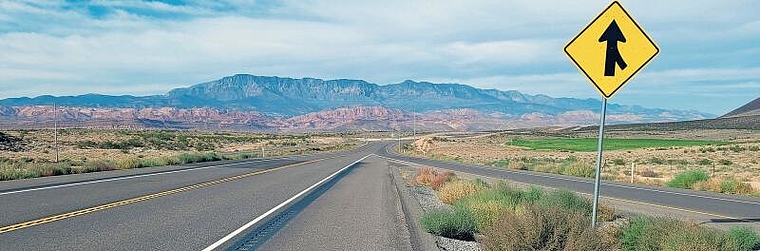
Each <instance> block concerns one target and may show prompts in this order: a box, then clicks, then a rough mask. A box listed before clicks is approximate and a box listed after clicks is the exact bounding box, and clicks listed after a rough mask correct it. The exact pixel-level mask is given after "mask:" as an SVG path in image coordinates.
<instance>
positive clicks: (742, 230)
mask: <svg viewBox="0 0 760 251" xmlns="http://www.w3.org/2000/svg"><path fill="white" fill-rule="evenodd" d="M728 235H729V236H731V239H733V241H734V242H735V243H736V246H737V247H738V248H739V250H756V249H760V235H758V234H757V233H755V231H752V229H751V228H749V227H732V228H731V229H729V230H728Z"/></svg>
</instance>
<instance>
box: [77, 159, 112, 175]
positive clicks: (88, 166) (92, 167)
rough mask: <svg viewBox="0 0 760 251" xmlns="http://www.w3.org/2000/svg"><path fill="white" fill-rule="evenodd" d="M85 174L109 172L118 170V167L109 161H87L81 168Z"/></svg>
mask: <svg viewBox="0 0 760 251" xmlns="http://www.w3.org/2000/svg"><path fill="white" fill-rule="evenodd" d="M82 167H83V169H85V170H87V172H98V171H110V170H116V169H118V165H117V164H116V163H114V162H113V161H110V160H95V161H88V162H87V163H85V164H84V165H83V166H82Z"/></svg>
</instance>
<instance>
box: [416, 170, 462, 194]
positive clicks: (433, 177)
mask: <svg viewBox="0 0 760 251" xmlns="http://www.w3.org/2000/svg"><path fill="white" fill-rule="evenodd" d="M454 178H456V176H455V175H454V173H452V172H448V171H446V172H437V171H435V170H433V168H430V167H422V168H420V169H417V174H415V176H414V181H415V183H416V184H418V185H425V186H429V187H430V188H433V189H434V190H438V189H440V188H441V186H443V184H445V183H446V182H448V181H450V180H452V179H454Z"/></svg>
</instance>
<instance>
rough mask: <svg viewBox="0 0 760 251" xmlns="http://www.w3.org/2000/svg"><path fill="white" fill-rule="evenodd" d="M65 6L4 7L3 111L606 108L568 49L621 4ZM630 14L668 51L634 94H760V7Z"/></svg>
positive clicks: (665, 6)
mask: <svg viewBox="0 0 760 251" xmlns="http://www.w3.org/2000/svg"><path fill="white" fill-rule="evenodd" d="M63 4H64V3H62V2H55V1H20V2H19V1H0V59H2V60H0V86H1V87H0V88H1V89H0V90H2V93H0V98H2V97H13V96H19V95H31V96H35V95H40V94H47V93H53V94H76V93H87V92H102V93H108V94H145V93H163V92H165V91H167V90H168V89H170V88H172V87H176V86H186V85H190V84H194V83H198V82H202V81H206V80H211V79H216V78H219V77H222V76H226V75H230V74H235V73H253V74H261V75H279V76H291V77H319V78H358V79H366V80H369V81H371V82H377V83H392V82H398V81H402V80H404V79H413V80H428V81H442V82H462V83H469V84H474V85H476V86H480V87H487V88H497V89H517V90H520V91H524V92H528V93H534V94H535V93H545V94H550V95H554V96H571V97H595V96H596V93H595V91H594V90H593V87H591V86H590V84H588V83H587V81H586V80H585V79H584V78H583V77H582V76H581V75H580V74H577V73H576V72H575V71H574V68H573V67H572V65H571V64H570V63H569V62H567V60H566V58H565V57H564V55H562V52H561V47H562V46H563V45H564V43H565V42H566V40H567V39H569V38H570V37H572V35H574V34H575V33H576V32H578V31H579V30H580V29H581V28H582V27H583V26H584V25H586V23H587V22H588V21H589V20H591V19H592V18H593V16H594V15H596V14H597V13H598V11H600V10H601V9H603V8H604V7H605V5H606V4H608V2H600V1H596V0H594V1H592V0H583V1H528V0H519V1H449V0H444V1H403V0H391V1H373V2H368V1H333V0H325V1H282V2H275V3H269V2H261V1H239V2H233V1H230V2H206V3H204V4H199V5H192V6H176V5H170V4H165V3H160V2H138V1H94V2H91V3H90V4H93V5H98V6H99V7H105V8H109V10H110V11H109V12H108V13H106V14H105V15H104V16H99V17H94V16H92V15H91V14H90V13H89V12H88V10H87V8H86V6H84V5H83V4H79V5H77V6H74V7H71V6H69V7H70V8H63V6H62V5H63ZM234 4H245V5H244V6H238V7H237V8H235V7H234V6H233V5H234ZM624 5H625V6H626V7H627V8H628V9H629V11H630V12H631V13H632V14H633V15H634V16H635V17H636V18H637V21H639V22H640V23H642V24H643V26H644V28H645V29H647V31H649V32H650V34H651V35H652V37H653V38H654V39H655V40H656V41H657V42H658V43H659V44H660V46H661V47H662V49H663V51H662V53H661V55H660V56H659V58H658V59H657V60H656V61H655V62H653V64H652V65H650V66H649V67H648V68H647V69H646V70H645V71H644V72H643V73H642V74H641V75H640V76H638V77H637V78H636V79H634V82H633V85H631V86H629V87H626V90H628V91H629V92H632V93H633V94H635V95H638V94H637V93H647V92H651V91H655V90H657V86H661V85H664V84H667V85H668V87H671V86H676V87H678V86H683V89H684V90H688V91H694V92H695V93H705V92H704V91H701V90H707V89H710V88H714V89H715V90H716V91H717V90H723V91H728V90H731V89H730V88H740V87H739V86H736V85H737V84H739V85H741V86H746V85H749V86H750V87H752V84H748V83H758V82H760V74H759V73H760V70H758V68H754V67H755V65H757V64H758V63H760V59H758V56H760V55H758V54H760V50H759V49H758V46H757V44H756V41H757V39H759V38H760V32H758V28H757V27H760V25H757V24H758V23H760V17H758V16H757V15H756V13H755V12H756V10H757V9H758V8H760V6H758V5H760V4H758V2H757V1H746V0H739V1H729V2H726V1H674V2H662V1H634V2H625V3H624ZM674 10H677V11H674ZM141 11H142V12H141ZM153 12H160V13H162V15H163V16H166V15H169V16H170V17H169V18H165V17H163V16H162V15H158V16H154V15H151V14H150V13H153ZM716 41H720V43H726V46H719V44H718V43H716ZM711 81H712V82H715V83H713V85H715V86H712V87H710V88H704V86H705V85H707V86H710V82H711ZM695 83H696V84H695ZM716 83H720V84H716ZM717 86H723V87H717ZM729 87H730V88H729ZM742 90H747V89H746V88H744V89H742ZM756 94H757V93H754V94H753V93H751V91H749V93H745V94H744V95H746V96H749V95H756ZM634 103H635V101H634ZM641 104H643V105H646V104H645V102H642V103H641ZM664 106H666V107H667V106H668V105H667V104H664ZM716 106H720V107H725V106H726V105H723V104H716ZM721 109H727V108H721Z"/></svg>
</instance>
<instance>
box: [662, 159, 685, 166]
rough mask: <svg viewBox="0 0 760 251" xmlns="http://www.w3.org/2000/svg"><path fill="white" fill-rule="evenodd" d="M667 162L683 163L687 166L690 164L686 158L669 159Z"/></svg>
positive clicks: (672, 163)
mask: <svg viewBox="0 0 760 251" xmlns="http://www.w3.org/2000/svg"><path fill="white" fill-rule="evenodd" d="M666 162H667V163H668V165H682V166H685V165H688V164H689V161H688V160H685V159H668V160H667V161H666Z"/></svg>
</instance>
